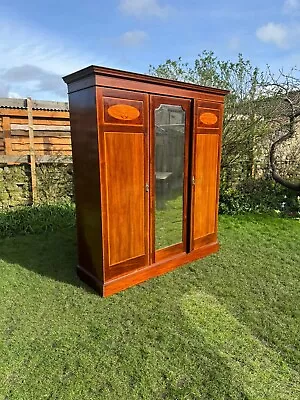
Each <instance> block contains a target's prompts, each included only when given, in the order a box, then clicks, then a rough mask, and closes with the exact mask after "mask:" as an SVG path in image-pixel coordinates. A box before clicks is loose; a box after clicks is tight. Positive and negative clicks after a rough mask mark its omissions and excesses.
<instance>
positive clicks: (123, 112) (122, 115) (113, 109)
mask: <svg viewBox="0 0 300 400" xmlns="http://www.w3.org/2000/svg"><path fill="white" fill-rule="evenodd" d="M107 112H108V114H109V115H110V116H111V117H113V118H116V119H120V120H123V121H132V120H133V119H136V118H138V117H139V115H140V111H139V110H138V109H137V108H135V107H133V106H129V105H127V104H115V105H113V106H110V107H109V108H108V109H107Z"/></svg>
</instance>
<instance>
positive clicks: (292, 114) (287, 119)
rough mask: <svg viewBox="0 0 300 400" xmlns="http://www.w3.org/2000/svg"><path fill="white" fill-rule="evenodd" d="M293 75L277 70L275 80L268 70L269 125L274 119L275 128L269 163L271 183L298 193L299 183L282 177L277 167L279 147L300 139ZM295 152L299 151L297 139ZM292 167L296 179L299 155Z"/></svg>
mask: <svg viewBox="0 0 300 400" xmlns="http://www.w3.org/2000/svg"><path fill="white" fill-rule="evenodd" d="M295 72H298V71H297V70H295V69H292V70H291V72H290V73H289V74H285V73H284V72H283V71H282V70H280V71H279V75H278V77H276V78H275V77H274V75H273V74H272V73H271V72H270V70H269V77H270V83H269V84H268V90H269V92H270V93H269V98H270V102H271V103H272V104H273V110H272V113H271V114H272V117H271V121H270V123H271V124H272V119H273V126H274V128H275V127H276V128H275V135H274V136H275V137H274V139H273V141H272V144H271V146H270V151H269V161H270V168H271V174H272V177H273V179H274V180H275V181H276V182H278V183H279V184H281V185H283V186H284V187H286V188H289V189H291V190H294V191H296V192H300V180H299V181H298V179H296V180H291V179H290V178H286V177H285V176H283V173H282V172H279V171H278V167H277V163H276V161H277V159H278V150H279V149H280V147H281V146H282V145H283V144H287V143H288V142H289V141H290V140H292V139H295V138H296V136H297V134H299V135H300V129H299V131H298V130H297V129H296V128H297V125H298V123H299V122H300V121H299V117H300V79H299V78H296V77H295V76H294V74H295ZM298 150H300V137H299V148H298ZM294 163H295V167H296V175H299V173H300V154H299V152H297V153H296V154H295V155H294Z"/></svg>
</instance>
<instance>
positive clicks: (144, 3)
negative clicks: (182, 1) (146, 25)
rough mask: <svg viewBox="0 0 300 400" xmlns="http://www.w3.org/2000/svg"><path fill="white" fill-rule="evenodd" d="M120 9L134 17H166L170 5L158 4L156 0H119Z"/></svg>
mask: <svg viewBox="0 0 300 400" xmlns="http://www.w3.org/2000/svg"><path fill="white" fill-rule="evenodd" d="M119 9H120V11H122V12H123V13H124V14H127V15H133V16H135V17H144V16H153V17H160V18H163V17H166V16H167V15H168V14H169V12H170V10H171V7H170V6H168V5H165V6H163V5H160V4H159V1H158V0H120V5H119Z"/></svg>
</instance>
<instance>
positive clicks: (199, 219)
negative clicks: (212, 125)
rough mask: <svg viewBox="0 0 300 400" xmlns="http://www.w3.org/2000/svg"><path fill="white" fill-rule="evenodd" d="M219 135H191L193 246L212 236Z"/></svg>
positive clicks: (213, 236)
mask: <svg viewBox="0 0 300 400" xmlns="http://www.w3.org/2000/svg"><path fill="white" fill-rule="evenodd" d="M219 140H220V136H219V135H215V134H196V135H195V170H194V183H195V185H194V207H193V210H194V220H193V241H194V248H198V247H200V246H201V245H204V244H207V243H208V242H210V241H213V240H215V239H216V238H215V236H216V223H217V200H218V193H217V187H218V172H219V171H218V160H219Z"/></svg>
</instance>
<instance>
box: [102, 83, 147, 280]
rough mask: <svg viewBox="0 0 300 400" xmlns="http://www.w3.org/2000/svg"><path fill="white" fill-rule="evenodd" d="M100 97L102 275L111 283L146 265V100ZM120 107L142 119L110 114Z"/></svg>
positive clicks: (111, 94)
mask: <svg viewBox="0 0 300 400" xmlns="http://www.w3.org/2000/svg"><path fill="white" fill-rule="evenodd" d="M97 94H98V95H97V98H98V103H99V105H100V106H99V107H98V129H99V152H100V154H99V156H100V169H101V171H100V178H101V179H100V180H101V195H102V205H103V206H102V217H103V219H102V227H103V236H104V274H105V279H111V278H112V277H115V276H119V275H121V274H125V273H127V272H128V271H131V270H132V269H136V268H139V267H141V266H144V265H148V259H149V254H148V236H149V233H148V231H149V221H148V220H149V193H148V192H147V191H146V185H147V184H148V183H149V178H148V176H149V173H148V164H149V159H148V140H149V135H148V113H149V111H148V96H147V95H146V94H140V93H137V94H136V93H132V92H128V91H121V90H111V89H98V92H97ZM119 105H122V106H124V107H125V110H126V108H127V107H128V106H130V107H134V108H135V109H137V110H138V115H137V114H136V118H134V119H127V120H126V119H123V118H122V119H119V118H115V117H113V116H111V115H109V113H108V110H109V108H110V107H113V106H119ZM127 111H128V109H127ZM131 115H132V114H131Z"/></svg>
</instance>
